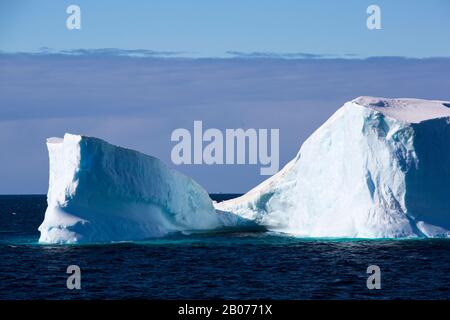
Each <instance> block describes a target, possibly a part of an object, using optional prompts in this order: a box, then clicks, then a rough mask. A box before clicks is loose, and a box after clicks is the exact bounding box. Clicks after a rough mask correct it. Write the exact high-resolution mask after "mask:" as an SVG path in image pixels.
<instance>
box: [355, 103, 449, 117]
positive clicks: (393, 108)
mask: <svg viewBox="0 0 450 320" xmlns="http://www.w3.org/2000/svg"><path fill="white" fill-rule="evenodd" d="M353 102H354V103H356V104H359V105H360V106H364V107H368V108H370V109H373V110H376V111H378V112H381V113H382V114H384V115H386V116H388V117H391V118H394V119H397V120H401V121H404V122H409V123H419V122H422V121H426V120H430V119H435V118H444V117H450V103H449V102H445V101H438V100H421V99H385V98H376V97H359V98H356V99H355V100H353Z"/></svg>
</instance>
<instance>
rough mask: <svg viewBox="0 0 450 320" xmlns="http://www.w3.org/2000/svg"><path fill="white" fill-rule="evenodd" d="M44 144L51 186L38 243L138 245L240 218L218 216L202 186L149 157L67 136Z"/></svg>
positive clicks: (97, 142)
mask: <svg viewBox="0 0 450 320" xmlns="http://www.w3.org/2000/svg"><path fill="white" fill-rule="evenodd" d="M47 146H48V150H49V156H50V183H49V190H48V208H47V211H46V212H45V219H44V221H43V223H42V224H41V226H40V227H39V230H40V232H41V237H40V239H39V241H40V242H44V243H86V242H104V241H121V240H138V239H144V238H148V237H158V236H163V235H165V234H167V233H169V232H172V231H194V230H205V229H207V230H210V229H215V228H218V227H221V226H223V225H224V224H225V225H226V223H225V222H224V221H225V220H227V219H228V222H229V223H237V221H238V220H239V219H238V218H236V217H232V216H231V215H228V216H225V215H221V216H219V215H218V214H217V213H216V211H215V210H214V207H213V205H212V201H211V199H210V198H209V195H208V193H207V192H206V191H205V190H204V189H203V188H202V187H201V186H199V185H198V184H197V183H196V182H195V181H193V180H192V179H190V178H188V177H186V176H185V175H183V174H181V173H179V172H177V171H175V170H172V169H170V168H168V167H167V166H166V165H164V164H163V163H162V162H161V161H160V160H158V159H156V158H154V157H150V156H147V155H144V154H141V153H139V152H136V151H133V150H128V149H125V148H121V147H116V146H113V145H111V144H108V143H106V142H105V141H102V140H100V139H96V138H90V137H84V136H79V135H71V134H66V135H65V136H64V139H60V138H50V139H48V141H47ZM224 219H225V220H224ZM241 220H242V219H240V220H239V221H241Z"/></svg>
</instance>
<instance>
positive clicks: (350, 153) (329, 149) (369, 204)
mask: <svg viewBox="0 0 450 320" xmlns="http://www.w3.org/2000/svg"><path fill="white" fill-rule="evenodd" d="M215 206H216V209H218V210H221V211H229V212H233V213H235V214H238V215H240V216H242V217H245V218H247V219H251V220H254V221H256V222H257V223H258V224H260V225H263V226H265V227H267V228H268V229H270V230H275V231H281V232H287V233H291V234H296V235H300V236H307V237H351V238H402V237H449V236H450V231H449V230H450V102H444V101H427V100H419V99H384V98H374V97H359V98H357V99H355V100H353V101H350V102H347V103H346V104H345V105H344V106H343V107H342V108H340V109H339V110H338V111H337V112H336V113H335V114H334V115H333V116H332V117H331V118H330V119H329V120H328V121H327V122H326V123H325V124H323V125H322V126H321V127H320V128H319V129H318V130H317V131H316V132H314V133H313V134H312V135H311V137H309V138H308V139H307V141H305V143H304V144H303V145H302V147H301V149H300V151H299V153H298V154H297V156H296V157H295V159H293V160H292V161H290V162H289V163H288V164H287V165H286V166H285V167H284V168H283V169H282V170H281V171H280V172H278V173H277V174H276V175H274V176H273V177H271V178H269V179H268V180H266V181H265V182H263V183H262V184H261V185H259V186H257V187H255V188H254V189H252V190H251V191H249V192H248V193H247V194H245V195H244V196H242V197H240V198H237V199H233V200H229V201H225V202H221V203H218V204H216V205H215Z"/></svg>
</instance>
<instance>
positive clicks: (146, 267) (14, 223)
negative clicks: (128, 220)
mask: <svg viewBox="0 0 450 320" xmlns="http://www.w3.org/2000/svg"><path fill="white" fill-rule="evenodd" d="M226 197H227V196H226V195H216V196H214V198H215V199H216V200H219V198H222V199H223V198H226ZM45 208H46V199H45V196H0V299H122V298H127V299H128V298H139V299H209V298H226V299H449V298H450V241H449V240H395V241H394V240H353V241H351V240H324V239H298V238H293V237H286V236H280V235H276V234H271V233H263V232H255V233H234V234H202V235H194V236H182V235H174V236H171V237H168V238H164V239H158V240H151V241H144V242H135V243H121V244H110V245H84V246H76V245H67V246H53V245H39V244H37V239H38V237H39V232H38V231H37V227H38V226H39V224H40V223H41V221H42V219H43V216H44V211H45ZM73 264H75V265H78V266H80V268H81V286H82V289H81V290H68V289H67V287H66V280H67V276H68V275H67V274H66V269H67V267H68V266H69V265H73ZM372 264H375V265H378V266H379V267H380V268H381V286H382V288H381V290H368V289H367V287H366V279H367V277H368V274H366V269H367V267H368V266H369V265H372Z"/></svg>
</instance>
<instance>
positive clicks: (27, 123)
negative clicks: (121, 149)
mask: <svg viewBox="0 0 450 320" xmlns="http://www.w3.org/2000/svg"><path fill="white" fill-rule="evenodd" d="M372 3H374V2H373V1H339V2H338V1H308V2H302V1H261V0H260V1H234V0H229V1H221V2H219V1H167V0H166V1H145V2H144V1H135V2H130V1H47V0H42V1H21V0H16V1H1V2H0V51H2V52H3V53H0V150H2V152H0V164H1V165H0V194H20V193H45V192H46V191H47V187H48V156H47V150H46V146H45V139H46V138H47V137H51V136H63V135H64V133H65V132H71V133H80V134H87V135H92V136H97V137H100V138H103V139H106V140H107V141H109V142H111V143H114V144H119V145H122V146H125V147H129V148H133V149H137V150H139V151H142V152H144V153H147V154H151V155H154V156H157V157H158V158H160V159H162V160H163V161H164V162H165V163H168V164H169V165H170V163H171V161H170V151H171V148H172V147H173V145H174V143H172V142H171V141H170V134H171V132H172V130H174V129H176V128H188V129H191V128H192V126H193V121H194V120H202V121H203V124H204V127H205V128H211V127H214V128H219V129H226V128H279V129H280V164H281V166H282V165H284V164H285V163H286V162H287V161H289V160H290V159H291V158H292V157H294V156H295V154H296V153H297V152H298V149H299V147H300V145H301V143H302V142H303V141H304V140H305V139H306V138H307V137H308V136H309V135H310V134H311V133H312V132H313V131H314V130H315V129H316V128H317V127H318V126H320V124H322V123H323V122H324V121H326V119H328V117H329V116H330V115H331V114H332V113H333V112H334V111H336V110H337V109H338V108H339V107H340V106H341V105H342V104H343V103H344V102H346V101H348V100H351V99H353V98H355V97H357V96H361V95H372V96H385V97H416V98H425V99H439V100H450V96H449V95H450V91H449V88H450V72H449V70H450V38H449V37H450V32H449V31H450V19H448V17H449V16H450V15H449V13H450V1H444V0H442V1H438V0H434V1H421V2H419V1H417V2H414V3H413V4H411V3H412V1H377V2H375V3H376V4H378V5H380V7H381V10H382V11H381V12H382V30H375V31H369V30H368V29H367V28H366V18H367V14H366V8H367V6H368V5H370V4H372ZM69 4H78V5H80V7H81V15H82V23H81V24H82V29H81V30H72V31H69V30H67V29H66V26H65V22H66V17H67V14H66V12H65V10H66V7H67V6H68V5H69ZM42 47H46V48H51V49H45V50H42V49H40V48H42ZM103 48H109V49H107V50H105V49H103ZM21 52H22V53H21ZM23 52H28V53H26V54H23ZM30 52H41V53H40V54H29V53H30ZM61 52H62V53H64V54H59V53H61ZM136 53H139V54H141V55H144V56H146V57H145V58H136V57H130V55H131V54H136ZM392 56H396V57H392ZM161 57H164V58H161ZM174 57H175V58H174ZM176 57H190V58H183V59H178V58H176ZM199 57H203V58H204V57H210V58H208V59H198V58H199ZM337 57H339V59H337ZM366 57H371V58H366ZM405 57H410V58H405ZM411 57H412V58H411ZM427 57H444V58H427ZM230 58H233V59H230ZM285 58H289V59H285ZM341 58H345V59H341ZM259 168H260V166H255V165H253V166H248V165H245V166H236V165H235V166H207V165H196V166H178V167H177V169H179V170H181V171H182V172H184V173H186V174H188V175H189V176H191V177H193V178H195V179H196V180H197V181H198V182H199V183H200V184H201V185H203V186H205V187H206V188H207V190H208V191H210V192H245V191H247V190H249V189H250V188H251V187H253V186H255V185H256V184H257V183H259V182H261V181H262V180H264V179H266V178H267V177H265V176H260V175H259Z"/></svg>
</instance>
